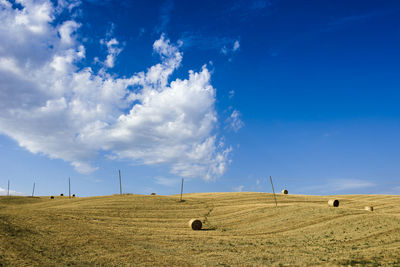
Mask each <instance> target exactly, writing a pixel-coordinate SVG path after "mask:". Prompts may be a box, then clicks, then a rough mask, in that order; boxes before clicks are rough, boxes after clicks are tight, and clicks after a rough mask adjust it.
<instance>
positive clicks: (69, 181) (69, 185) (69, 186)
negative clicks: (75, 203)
mask: <svg viewBox="0 0 400 267" xmlns="http://www.w3.org/2000/svg"><path fill="white" fill-rule="evenodd" d="M68 197H69V198H71V177H68Z"/></svg>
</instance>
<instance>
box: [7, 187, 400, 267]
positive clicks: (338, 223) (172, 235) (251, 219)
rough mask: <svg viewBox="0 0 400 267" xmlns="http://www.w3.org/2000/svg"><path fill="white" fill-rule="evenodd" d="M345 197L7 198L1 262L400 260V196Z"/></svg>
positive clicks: (310, 262)
mask: <svg viewBox="0 0 400 267" xmlns="http://www.w3.org/2000/svg"><path fill="white" fill-rule="evenodd" d="M335 198H337V199H339V200H340V207H339V208H329V207H328V206H327V201H328V199H329V197H321V196H299V195H279V196H278V203H279V206H278V208H275V204H274V200H273V197H272V196H271V195H270V194H263V193H204V194H186V195H184V199H185V202H182V203H180V202H178V200H179V197H178V196H143V195H123V196H118V195H116V196H104V197H90V198H73V199H68V198H67V197H56V199H54V200H50V199H49V198H48V197H40V198H28V197H11V198H7V197H0V266H1V265H4V266H10V265H18V266H24V265H26V266H57V265H74V266H76V265H78V266H87V265H105V266H121V265H122V266H124V265H135V266H136V265H176V266H178V265H181V266H185V265H186V266H187V265H248V266H254V265H280V264H284V265H287V264H290V265H323V264H334V265H348V264H351V265H357V264H361V265H364V264H367V265H377V264H383V265H385V264H387V265H400V205H399V204H400V197H399V196H382V195H377V196H375V195H374V196H371V195H368V196H364V195H354V196H349V195H346V196H335ZM366 205H373V206H374V208H375V211H374V212H368V211H364V210H363V208H364V206H366ZM191 218H199V219H201V220H202V221H203V223H204V225H203V228H204V229H205V230H203V231H192V230H190V229H189V227H188V226H187V222H188V221H189V219H191Z"/></svg>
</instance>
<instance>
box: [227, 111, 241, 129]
mask: <svg viewBox="0 0 400 267" xmlns="http://www.w3.org/2000/svg"><path fill="white" fill-rule="evenodd" d="M240 117H241V114H240V112H239V111H238V110H236V109H235V110H233V112H232V114H231V115H230V116H229V117H228V118H227V119H226V121H225V123H226V126H225V128H226V129H230V130H233V131H234V132H237V131H239V130H240V129H241V128H243V126H244V122H243V121H242V120H241V118H240Z"/></svg>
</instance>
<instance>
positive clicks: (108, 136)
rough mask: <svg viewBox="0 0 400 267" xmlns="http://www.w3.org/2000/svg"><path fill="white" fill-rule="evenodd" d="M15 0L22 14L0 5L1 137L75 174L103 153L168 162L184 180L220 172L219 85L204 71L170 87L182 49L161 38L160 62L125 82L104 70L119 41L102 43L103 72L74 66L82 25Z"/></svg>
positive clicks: (44, 5)
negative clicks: (71, 168)
mask: <svg viewBox="0 0 400 267" xmlns="http://www.w3.org/2000/svg"><path fill="white" fill-rule="evenodd" d="M17 2H18V3H19V4H20V5H21V6H22V7H23V8H16V7H15V6H14V7H13V5H12V4H11V3H10V2H8V1H5V0H0V9H1V10H0V36H1V37H2V42H0V132H1V133H3V134H5V135H8V136H10V137H11V138H13V139H14V140H16V141H17V142H18V143H19V145H20V146H22V147H24V148H26V149H27V150H29V151H30V152H32V153H42V154H45V155H48V156H49V157H50V158H59V159H63V160H65V161H68V162H70V163H71V164H72V165H73V166H74V167H75V168H76V169H77V170H78V171H80V172H91V171H94V170H96V164H95V163H93V162H94V160H95V159H96V157H98V155H99V151H103V152H104V153H102V154H107V155H108V156H109V158H116V159H118V158H119V159H122V158H125V159H131V160H132V161H135V162H140V163H143V164H161V163H162V164H168V165H169V166H170V169H171V172H172V173H175V174H178V175H182V176H185V177H194V176H200V177H203V178H205V179H211V178H213V177H218V176H220V175H222V174H223V173H224V172H225V170H226V166H227V164H228V163H229V153H230V150H231V148H230V147H226V146H225V145H224V144H222V143H221V142H219V141H218V138H217V136H216V135H215V127H216V125H217V123H218V122H217V114H216V112H215V89H214V88H213V86H212V85H211V83H210V72H209V71H208V69H207V67H206V66H203V67H202V69H201V71H199V72H194V71H190V72H189V75H188V77H187V78H186V79H176V80H175V81H172V82H169V78H170V76H171V74H172V73H173V72H174V70H175V69H176V68H178V67H179V66H180V64H181V61H182V53H181V52H180V51H179V49H178V46H176V45H174V44H172V43H171V42H170V41H169V40H168V39H167V38H166V37H165V36H164V35H162V36H161V37H160V39H159V40H156V41H155V42H154V44H153V49H154V51H155V52H156V53H158V54H159V55H160V63H158V64H156V65H154V66H151V67H149V68H148V69H146V70H145V71H143V72H139V73H134V74H132V76H130V77H128V78H115V76H112V75H110V74H109V73H108V70H109V68H112V67H114V65H115V60H116V57H117V56H118V54H119V53H120V51H121V49H122V48H121V47H119V46H118V45H119V42H118V40H117V39H116V38H115V37H113V38H111V39H110V40H105V41H103V43H104V44H105V45H106V46H107V48H108V53H109V54H108V56H107V57H106V58H105V59H104V62H103V64H102V66H103V67H102V69H101V70H100V71H97V72H95V71H94V70H93V69H92V68H91V67H90V66H86V67H84V68H78V67H77V64H78V63H79V62H82V60H83V59H84V58H85V47H84V45H82V44H81V43H80V42H78V41H77V35H78V34H77V32H76V31H77V30H78V29H79V27H80V24H79V22H77V21H74V20H72V19H70V20H65V21H61V22H58V23H57V24H55V23H54V22H55V21H56V20H55V19H56V17H57V14H58V13H59V12H60V11H59V9H60V8H61V7H60V6H57V7H55V6H53V5H52V3H51V2H50V1H44V0H43V1H30V0H23V1H22V0H21V1H17ZM62 3H63V5H64V6H65V7H66V8H68V5H67V4H66V2H65V1H63V2H62ZM75 4H76V3H75Z"/></svg>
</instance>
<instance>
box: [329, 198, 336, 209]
mask: <svg viewBox="0 0 400 267" xmlns="http://www.w3.org/2000/svg"><path fill="white" fill-rule="evenodd" d="M328 205H329V207H339V200H337V199H330V200H329V201H328Z"/></svg>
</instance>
